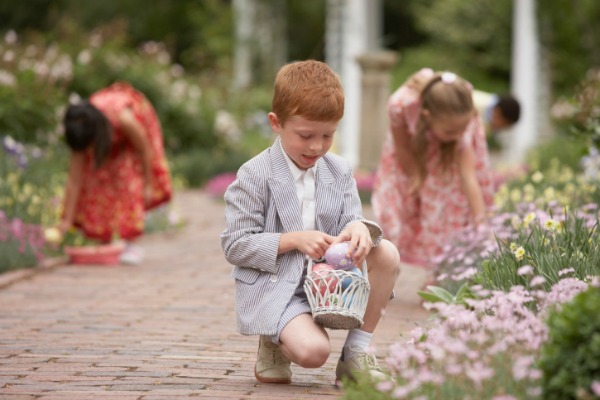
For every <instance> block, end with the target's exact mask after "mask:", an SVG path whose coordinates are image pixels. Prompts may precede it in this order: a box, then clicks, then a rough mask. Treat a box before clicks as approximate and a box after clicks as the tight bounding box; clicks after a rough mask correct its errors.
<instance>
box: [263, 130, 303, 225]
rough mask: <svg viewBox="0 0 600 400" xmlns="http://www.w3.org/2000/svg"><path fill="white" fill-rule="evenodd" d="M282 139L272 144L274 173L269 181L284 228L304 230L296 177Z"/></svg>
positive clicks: (271, 153)
mask: <svg viewBox="0 0 600 400" xmlns="http://www.w3.org/2000/svg"><path fill="white" fill-rule="evenodd" d="M280 140H281V139H280V138H279V137H277V139H276V140H275V143H274V144H273V145H272V146H271V151H270V156H271V172H272V175H271V177H270V178H269V181H268V182H269V188H270V189H271V193H272V195H273V200H274V202H275V208H276V209H277V215H279V219H280V220H281V224H282V225H283V228H284V229H285V231H286V232H297V231H301V230H303V226H302V213H301V211H300V205H299V204H298V197H297V195H296V186H295V184H294V179H293V177H292V173H291V172H290V168H289V167H288V165H287V162H286V160H285V157H284V155H283V152H282V149H281V145H280V144H279V141H280Z"/></svg>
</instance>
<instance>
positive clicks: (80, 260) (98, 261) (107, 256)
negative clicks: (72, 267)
mask: <svg viewBox="0 0 600 400" xmlns="http://www.w3.org/2000/svg"><path fill="white" fill-rule="evenodd" d="M124 249H125V244H124V243H122V242H116V243H108V244H101V245H97V246H66V247H65V249H64V251H65V253H66V254H67V255H68V256H69V261H70V263H71V264H87V265H116V264H119V259H120V257H121V253H122V252H123V250H124Z"/></svg>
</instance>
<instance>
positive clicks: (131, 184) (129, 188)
mask: <svg viewBox="0 0 600 400" xmlns="http://www.w3.org/2000/svg"><path fill="white" fill-rule="evenodd" d="M90 103H92V104H93V105H94V106H95V107H96V108H98V109H99V110H100V111H101V112H102V113H103V114H104V115H105V116H106V117H107V118H108V120H109V121H110V123H111V124H112V127H113V137H112V146H111V150H110V153H109V156H108V159H107V160H106V161H105V162H104V164H103V165H102V166H100V168H95V167H94V165H93V164H94V162H93V158H92V155H91V152H86V161H85V166H84V171H83V178H82V188H81V192H80V195H79V198H78V201H77V208H76V211H75V222H74V223H75V226H77V227H78V228H80V229H81V230H82V231H83V232H84V233H85V235H86V236H88V237H90V238H93V239H99V240H102V241H110V240H111V239H112V238H113V237H114V236H115V235H118V236H119V237H120V238H122V239H133V238H135V237H137V236H139V235H141V234H142V232H143V229H144V214H145V210H149V209H152V208H154V207H157V206H159V205H160V204H163V203H165V202H168V201H169V200H170V199H171V195H172V189H171V178H170V174H169V167H168V165H167V160H166V158H165V154H164V149H163V141H162V130H161V126H160V121H159V120H158V117H157V115H156V112H155V110H154V108H153V107H152V105H151V104H150V102H149V101H148V100H147V99H146V97H145V96H144V95H143V94H142V93H140V92H138V91H137V90H135V89H134V88H133V87H131V86H130V85H128V84H127V83H123V82H118V83H115V84H113V85H111V86H109V87H108V88H105V89H102V90H100V91H98V92H96V93H94V94H93V95H92V96H91V97H90ZM125 109H130V110H131V111H132V113H133V115H134V116H135V118H136V119H137V121H138V122H139V123H140V124H141V125H142V126H143V127H144V128H145V131H146V134H147V135H148V140H149V141H150V144H151V148H152V152H153V154H152V161H151V170H152V176H153V197H152V201H151V203H150V204H148V206H147V207H145V206H144V198H143V189H144V176H143V171H142V162H141V158H140V156H139V153H138V152H137V151H136V150H135V148H134V147H133V144H132V143H130V142H129V141H128V140H127V138H126V136H124V134H123V132H122V131H121V128H120V126H119V117H118V116H119V114H120V112H121V111H123V110H125Z"/></svg>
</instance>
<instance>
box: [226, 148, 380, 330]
mask: <svg viewBox="0 0 600 400" xmlns="http://www.w3.org/2000/svg"><path fill="white" fill-rule="evenodd" d="M279 140H280V139H279V138H277V141H276V142H275V143H274V144H273V145H272V146H271V147H270V148H268V149H266V150H264V151H263V152H262V153H260V154H259V155H257V156H256V157H254V158H252V159H251V160H249V161H248V162H246V163H245V164H244V165H242V167H240V169H239V171H238V173H237V179H236V180H235V182H233V183H232V184H231V185H230V186H229V188H228V189H227V191H226V193H225V203H226V205H225V220H226V228H225V230H224V231H223V233H222V234H221V246H222V248H223V252H224V254H225V258H226V259H227V261H228V262H229V263H231V264H233V265H234V267H233V271H232V276H233V277H234V278H235V284H236V285H235V302H236V312H237V328H238V331H239V332H240V333H242V334H245V335H257V334H260V335H274V334H275V333H276V330H277V324H278V322H279V319H280V317H281V315H282V314H283V311H284V310H285V307H286V305H287V304H288V302H289V301H290V299H291V297H292V295H293V294H294V290H295V289H296V287H298V285H299V284H300V281H301V280H302V279H303V278H304V276H303V273H304V261H305V256H304V255H303V254H302V253H300V252H299V251H297V250H293V251H289V252H287V253H285V254H280V255H278V254H277V249H278V247H279V239H280V237H281V234H282V233H284V232H296V231H301V230H303V226H302V212H301V210H300V204H299V203H298V198H297V196H296V188H295V185H294V181H293V177H292V173H291V171H290V169H289V167H288V165H287V163H286V160H285V158H284V155H283V152H282V149H281V146H280V145H279V143H278V141H279ZM317 163H318V166H317V175H316V180H315V186H316V187H315V208H316V229H317V230H319V231H321V232H325V233H327V234H329V235H332V236H337V235H338V234H339V233H340V232H341V231H342V229H343V228H344V227H345V226H346V225H348V224H349V223H351V222H354V221H357V220H360V221H363V222H364V223H365V224H366V225H367V227H368V228H369V231H370V232H371V236H372V237H373V243H374V244H377V243H378V242H379V240H381V236H382V232H381V228H380V227H379V226H378V225H377V224H376V223H375V222H372V221H368V220H365V219H364V218H363V216H362V207H361V203H360V199H359V197H358V191H357V188H356V182H355V180H354V178H353V176H352V171H351V169H350V166H349V165H348V163H347V162H346V161H345V160H344V159H342V158H341V157H339V156H337V155H334V154H330V153H328V154H326V155H325V156H324V157H322V158H321V159H319V160H318V161H317Z"/></svg>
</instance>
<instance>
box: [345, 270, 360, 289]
mask: <svg viewBox="0 0 600 400" xmlns="http://www.w3.org/2000/svg"><path fill="white" fill-rule="evenodd" d="M348 272H350V273H351V274H355V275H358V276H362V271H361V269H360V268H358V267H354V268H352V269H351V270H350V271H348ZM351 283H352V276H349V275H346V276H345V277H343V278H342V290H346V289H347V288H348V286H350V284H351Z"/></svg>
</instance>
